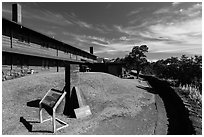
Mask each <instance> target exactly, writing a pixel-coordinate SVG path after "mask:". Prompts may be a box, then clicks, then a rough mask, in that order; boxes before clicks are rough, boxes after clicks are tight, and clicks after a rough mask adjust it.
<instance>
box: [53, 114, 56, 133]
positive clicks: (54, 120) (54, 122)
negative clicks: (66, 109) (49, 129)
mask: <svg viewBox="0 0 204 137" xmlns="http://www.w3.org/2000/svg"><path fill="white" fill-rule="evenodd" d="M52 124H53V132H54V133H55V132H56V119H55V111H54V110H53V114H52Z"/></svg>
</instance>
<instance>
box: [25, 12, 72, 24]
mask: <svg viewBox="0 0 204 137" xmlns="http://www.w3.org/2000/svg"><path fill="white" fill-rule="evenodd" d="M35 12H36V13H32V14H31V13H27V14H29V15H25V17H27V18H36V19H38V20H41V21H44V22H48V23H53V24H56V25H60V26H66V25H72V22H71V21H69V20H67V19H66V18H65V17H64V16H63V15H61V14H57V13H54V12H51V11H48V10H43V11H35ZM39 12H40V14H39ZM37 13H38V14H37Z"/></svg>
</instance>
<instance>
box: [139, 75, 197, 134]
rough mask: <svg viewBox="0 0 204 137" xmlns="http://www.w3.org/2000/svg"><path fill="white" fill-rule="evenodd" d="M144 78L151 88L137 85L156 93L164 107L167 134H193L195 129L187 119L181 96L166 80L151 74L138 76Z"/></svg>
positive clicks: (187, 115) (187, 114)
mask: <svg viewBox="0 0 204 137" xmlns="http://www.w3.org/2000/svg"><path fill="white" fill-rule="evenodd" d="M140 77H141V78H144V80H146V81H148V83H149V84H150V86H151V87H152V89H149V88H147V87H139V88H143V89H146V90H147V91H148V92H151V93H155V94H158V95H159V96H160V97H161V98H162V100H163V102H164V106H165V109H166V113H167V117H168V121H169V125H168V134H169V135H192V134H195V130H194V128H193V126H192V122H191V121H190V119H189V112H188V110H187V109H186V108H185V106H184V104H183V101H182V100H181V98H180V97H179V96H178V95H177V94H176V93H175V91H174V90H173V89H172V88H171V87H170V84H169V83H168V82H166V81H162V80H159V79H157V78H156V77H153V76H144V75H143V76H140Z"/></svg>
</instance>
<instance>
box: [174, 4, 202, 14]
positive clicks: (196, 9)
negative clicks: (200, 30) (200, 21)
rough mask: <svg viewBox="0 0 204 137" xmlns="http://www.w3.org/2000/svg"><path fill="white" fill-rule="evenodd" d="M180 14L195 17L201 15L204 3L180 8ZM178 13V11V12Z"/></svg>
mask: <svg viewBox="0 0 204 137" xmlns="http://www.w3.org/2000/svg"><path fill="white" fill-rule="evenodd" d="M179 12H180V14H182V15H186V16H190V17H194V16H199V15H200V16H201V13H202V5H201V3H197V4H194V5H193V6H191V7H189V8H187V9H180V10H179ZM177 13H178V12H177Z"/></svg>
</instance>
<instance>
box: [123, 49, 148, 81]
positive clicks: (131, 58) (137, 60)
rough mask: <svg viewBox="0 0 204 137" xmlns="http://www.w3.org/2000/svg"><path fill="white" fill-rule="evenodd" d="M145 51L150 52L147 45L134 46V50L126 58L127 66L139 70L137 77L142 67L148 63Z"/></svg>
mask: <svg viewBox="0 0 204 137" xmlns="http://www.w3.org/2000/svg"><path fill="white" fill-rule="evenodd" d="M145 52H148V47H147V46H146V45H141V46H134V47H133V49H132V51H131V52H130V53H129V55H127V56H126V57H125V58H124V60H123V61H124V62H125V63H126V67H127V69H129V70H132V69H134V70H137V78H138V76H139V73H140V71H141V70H142V68H143V67H144V66H145V65H146V64H147V59H146V55H145V54H144V53H145Z"/></svg>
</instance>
